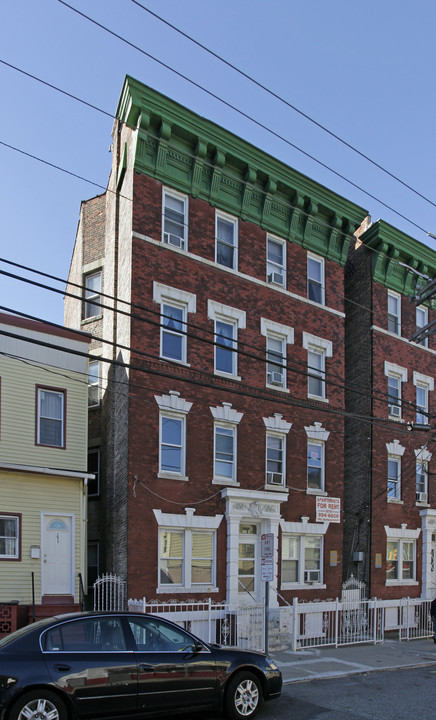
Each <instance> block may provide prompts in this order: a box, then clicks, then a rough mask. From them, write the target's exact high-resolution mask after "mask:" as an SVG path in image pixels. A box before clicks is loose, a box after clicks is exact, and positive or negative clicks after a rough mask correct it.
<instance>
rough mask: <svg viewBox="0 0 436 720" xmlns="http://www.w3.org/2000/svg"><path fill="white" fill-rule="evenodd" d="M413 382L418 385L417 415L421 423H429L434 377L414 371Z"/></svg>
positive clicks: (417, 420)
mask: <svg viewBox="0 0 436 720" xmlns="http://www.w3.org/2000/svg"><path fill="white" fill-rule="evenodd" d="M413 384H414V385H415V387H416V416H415V420H416V422H417V423H419V424H420V425H428V424H429V395H430V391H433V390H434V378H433V377H430V376H429V375H422V373H418V372H414V373H413Z"/></svg>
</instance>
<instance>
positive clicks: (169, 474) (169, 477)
mask: <svg viewBox="0 0 436 720" xmlns="http://www.w3.org/2000/svg"><path fill="white" fill-rule="evenodd" d="M157 476H158V478H162V479H164V480H182V481H183V482H188V480H189V477H188V476H187V475H182V474H181V473H172V472H165V471H164V470H161V471H160V472H158V474H157Z"/></svg>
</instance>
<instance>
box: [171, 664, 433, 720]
mask: <svg viewBox="0 0 436 720" xmlns="http://www.w3.org/2000/svg"><path fill="white" fill-rule="evenodd" d="M183 717H186V716H182V715H180V716H177V717H173V718H172V719H171V720H182V719H183ZM413 717H417V718H419V720H434V719H435V717H436V664H435V665H434V666H429V667H423V668H414V669H406V670H391V671H383V672H374V673H365V674H362V675H353V676H348V677H344V678H338V679H331V680H313V681H311V682H301V683H291V684H290V685H285V686H284V687H283V691H282V695H281V697H280V698H279V700H274V701H272V702H270V703H265V704H264V705H263V707H262V709H261V711H260V712H259V714H258V716H257V718H258V720H318V719H319V720H410V718H413ZM190 718H191V720H217V719H218V718H219V715H214V716H212V715H211V714H210V713H207V714H204V713H192V714H190Z"/></svg>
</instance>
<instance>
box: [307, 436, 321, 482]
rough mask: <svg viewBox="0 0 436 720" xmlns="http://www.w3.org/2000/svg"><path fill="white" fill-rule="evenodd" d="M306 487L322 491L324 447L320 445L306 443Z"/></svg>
mask: <svg viewBox="0 0 436 720" xmlns="http://www.w3.org/2000/svg"><path fill="white" fill-rule="evenodd" d="M307 487H308V488H310V489H311V490H324V446H323V444H322V443H314V442H308V443H307Z"/></svg>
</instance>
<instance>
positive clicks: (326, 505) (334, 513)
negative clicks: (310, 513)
mask: <svg viewBox="0 0 436 720" xmlns="http://www.w3.org/2000/svg"><path fill="white" fill-rule="evenodd" d="M316 521H317V522H334V523H340V522H341V498H331V497H319V496H318V497H317V498H316Z"/></svg>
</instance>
